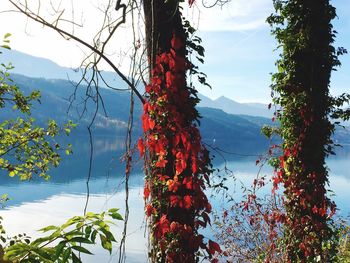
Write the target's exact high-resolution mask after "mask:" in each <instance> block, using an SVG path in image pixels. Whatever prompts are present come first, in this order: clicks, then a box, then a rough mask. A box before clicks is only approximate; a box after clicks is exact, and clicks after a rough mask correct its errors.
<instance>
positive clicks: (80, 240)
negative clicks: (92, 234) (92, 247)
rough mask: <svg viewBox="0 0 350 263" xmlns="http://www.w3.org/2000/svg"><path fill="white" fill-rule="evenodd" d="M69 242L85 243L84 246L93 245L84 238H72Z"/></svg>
mask: <svg viewBox="0 0 350 263" xmlns="http://www.w3.org/2000/svg"><path fill="white" fill-rule="evenodd" d="M69 242H78V243H85V244H93V242H91V241H90V240H89V239H87V238H85V237H73V238H72V239H69Z"/></svg>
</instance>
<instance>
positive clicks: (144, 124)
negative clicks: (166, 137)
mask: <svg viewBox="0 0 350 263" xmlns="http://www.w3.org/2000/svg"><path fill="white" fill-rule="evenodd" d="M142 128H143V131H144V132H147V131H148V130H149V124H148V116H147V115H146V114H144V115H142Z"/></svg>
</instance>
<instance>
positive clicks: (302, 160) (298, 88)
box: [268, 0, 346, 262]
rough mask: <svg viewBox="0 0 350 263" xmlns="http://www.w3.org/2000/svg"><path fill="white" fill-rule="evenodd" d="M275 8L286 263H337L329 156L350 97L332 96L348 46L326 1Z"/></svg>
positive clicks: (291, 1) (278, 2)
mask: <svg viewBox="0 0 350 263" xmlns="http://www.w3.org/2000/svg"><path fill="white" fill-rule="evenodd" d="M274 5H275V9H276V12H277V13H276V14H275V15H272V16H271V17H269V19H268V21H269V23H270V24H271V25H272V26H273V28H274V29H273V34H274V35H275V36H276V39H277V40H278V42H279V44H280V46H281V47H282V48H283V51H282V54H281V57H280V59H279V60H278V61H277V63H276V64H277V67H278V73H275V74H274V75H273V80H274V83H273V85H272V89H273V91H274V92H275V94H276V96H275V98H274V102H275V103H276V104H278V105H280V106H281V110H279V111H277V113H276V115H277V119H278V120H279V121H280V126H281V127H280V130H279V134H280V135H281V137H282V139H283V144H282V152H283V153H282V156H281V157H279V160H278V167H277V170H276V174H275V176H274V178H273V180H274V187H275V189H276V188H277V187H278V184H280V183H281V184H282V185H283V187H284V195H285V199H284V206H285V214H282V215H281V214H279V215H278V217H276V218H275V220H277V221H279V222H281V221H282V222H283V223H284V243H283V247H284V249H285V251H286V255H287V256H286V259H285V260H287V261H288V262H315V261H316V262H331V261H333V260H334V256H335V253H336V251H335V244H336V240H335V232H334V229H333V227H332V219H331V218H332V215H333V214H334V213H335V209H336V208H335V204H334V203H333V202H332V201H331V200H330V199H329V198H328V197H327V191H326V185H327V183H328V171H327V167H326V166H325V158H326V157H327V156H328V155H329V154H332V153H333V151H332V146H333V142H332V140H331V135H332V133H333V132H334V124H332V123H331V121H330V115H331V114H332V112H334V111H335V106H337V105H336V104H337V103H335V101H338V102H339V100H342V98H344V96H345V95H344V96H343V97H341V98H338V99H337V98H333V97H331V95H330V94H329V82H330V76H331V72H332V70H334V67H336V66H338V65H339V64H340V63H339V60H338V55H339V54H342V53H344V52H345V50H344V49H341V48H340V49H339V50H336V49H335V48H334V47H333V45H332V44H333V42H334V37H335V33H336V32H335V31H334V30H333V27H332V24H331V21H332V19H334V18H335V16H336V12H335V8H334V7H333V6H332V5H330V3H329V1H328V0H320V1H303V0H287V1H284V0H275V1H274ZM345 97H346V96H345Z"/></svg>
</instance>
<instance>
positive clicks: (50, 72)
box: [0, 49, 272, 118]
mask: <svg viewBox="0 0 350 263" xmlns="http://www.w3.org/2000/svg"><path fill="white" fill-rule="evenodd" d="M0 51H1V52H2V54H1V55H0V61H1V62H2V63H4V64H8V63H12V65H14V69H13V70H11V72H13V73H17V74H21V75H24V76H28V77H33V78H44V79H69V80H71V81H73V82H79V81H80V79H81V76H82V72H81V71H77V70H75V69H72V68H67V67H61V66H59V65H58V64H56V63H54V62H52V61H51V60H49V59H46V58H39V57H35V56H31V55H28V54H25V53H22V52H19V51H16V50H8V49H0ZM89 74H91V72H88V75H87V77H89V76H90V75H89ZM101 74H102V76H103V78H104V80H105V81H106V82H107V83H109V84H110V85H111V86H113V87H114V88H127V86H126V84H125V83H124V82H123V81H122V80H121V79H120V78H119V77H118V76H117V75H116V74H115V73H113V72H108V71H104V72H101ZM100 86H101V87H106V85H105V84H104V82H103V81H100ZM140 89H142V88H141V87H140ZM199 98H200V99H201V102H200V104H199V107H208V108H216V109H221V110H223V111H225V112H227V113H231V114H241V115H251V116H261V117H266V118H271V117H272V111H269V110H268V109H267V105H265V104H261V103H239V102H236V101H233V100H230V99H228V98H226V97H224V96H222V97H220V98H218V99H216V100H212V99H210V98H208V97H206V96H204V95H201V94H199Z"/></svg>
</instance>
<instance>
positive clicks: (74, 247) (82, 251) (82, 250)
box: [72, 246, 93, 255]
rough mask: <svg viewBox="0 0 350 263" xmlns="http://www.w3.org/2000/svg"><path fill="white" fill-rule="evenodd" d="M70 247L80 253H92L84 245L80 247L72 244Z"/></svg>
mask: <svg viewBox="0 0 350 263" xmlns="http://www.w3.org/2000/svg"><path fill="white" fill-rule="evenodd" d="M72 249H74V250H76V251H79V252H81V253H85V254H90V255H93V254H92V253H91V252H90V251H89V250H87V249H86V248H85V247H81V246H72Z"/></svg>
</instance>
